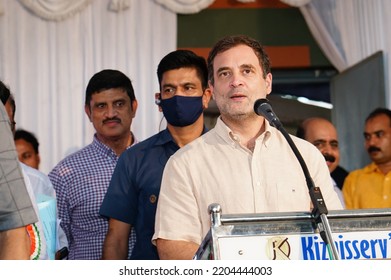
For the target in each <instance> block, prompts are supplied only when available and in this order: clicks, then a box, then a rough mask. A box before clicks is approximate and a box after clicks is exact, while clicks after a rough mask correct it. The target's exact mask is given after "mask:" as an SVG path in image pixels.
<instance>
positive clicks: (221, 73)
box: [219, 71, 229, 77]
mask: <svg viewBox="0 0 391 280" xmlns="http://www.w3.org/2000/svg"><path fill="white" fill-rule="evenodd" d="M228 75H229V72H228V71H223V72H220V73H219V77H227V76H228Z"/></svg>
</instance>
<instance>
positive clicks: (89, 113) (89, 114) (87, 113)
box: [84, 105, 92, 122]
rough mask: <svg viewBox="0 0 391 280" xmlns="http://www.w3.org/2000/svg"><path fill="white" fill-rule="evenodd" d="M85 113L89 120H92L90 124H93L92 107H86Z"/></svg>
mask: <svg viewBox="0 0 391 280" xmlns="http://www.w3.org/2000/svg"><path fill="white" fill-rule="evenodd" d="M84 112H86V115H87V116H88V119H89V120H90V122H92V120H91V109H90V106H88V105H84Z"/></svg>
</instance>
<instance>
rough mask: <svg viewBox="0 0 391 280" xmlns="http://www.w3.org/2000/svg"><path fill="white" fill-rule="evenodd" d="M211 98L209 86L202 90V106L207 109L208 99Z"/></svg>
mask: <svg viewBox="0 0 391 280" xmlns="http://www.w3.org/2000/svg"><path fill="white" fill-rule="evenodd" d="M211 98H212V91H211V90H210V88H207V89H205V90H204V94H203V95H202V108H203V109H204V110H205V109H208V106H209V101H210V99H211Z"/></svg>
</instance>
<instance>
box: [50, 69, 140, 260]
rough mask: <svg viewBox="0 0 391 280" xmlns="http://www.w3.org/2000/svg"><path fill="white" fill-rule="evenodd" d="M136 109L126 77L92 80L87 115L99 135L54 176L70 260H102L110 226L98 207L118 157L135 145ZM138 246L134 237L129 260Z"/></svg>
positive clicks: (105, 73) (116, 74)
mask: <svg viewBox="0 0 391 280" xmlns="http://www.w3.org/2000/svg"><path fill="white" fill-rule="evenodd" d="M136 110H137V101H136V98H135V94H134V90H133V86H132V83H131V81H130V79H129V78H128V77H127V76H126V75H125V74H123V73H122V72H120V71H117V70H111V69H105V70H102V71H101V72H98V73H96V74H95V75H94V76H93V77H92V78H91V79H90V81H89V83H88V85H87V89H86V98H85V112H86V114H87V116H88V118H89V119H90V121H91V122H92V124H93V126H94V128H95V130H96V133H95V135H94V138H93V141H92V143H91V144H90V145H88V146H86V147H84V148H83V149H81V150H79V151H78V152H76V153H74V154H71V155H69V156H68V157H66V158H65V159H63V160H62V161H60V162H59V163H58V164H57V166H56V167H54V169H53V170H52V171H51V172H50V173H49V178H50V180H51V181H52V183H53V186H54V189H55V191H56V194H57V205H58V211H59V218H60V219H61V227H62V228H63V230H64V231H65V234H66V236H67V238H68V243H69V255H68V259H74V260H76V259H78V260H81V259H85V260H96V259H101V257H102V246H103V241H104V238H105V235H106V232H107V229H108V221H107V219H106V218H104V217H102V216H100V215H99V208H100V205H101V203H102V200H103V197H104V195H105V194H106V191H107V188H108V186H109V182H110V179H111V175H112V173H113V171H114V168H115V166H116V164H117V160H118V158H119V156H120V155H121V153H122V152H124V151H125V150H126V149H127V148H129V147H130V146H132V145H133V144H134V143H136V140H135V138H134V136H133V133H132V132H131V124H132V120H133V118H134V117H135V114H136ZM134 241H135V240H134V235H130V234H129V236H128V238H127V242H128V244H129V246H128V252H127V254H128V255H130V254H131V251H132V248H133V244H134Z"/></svg>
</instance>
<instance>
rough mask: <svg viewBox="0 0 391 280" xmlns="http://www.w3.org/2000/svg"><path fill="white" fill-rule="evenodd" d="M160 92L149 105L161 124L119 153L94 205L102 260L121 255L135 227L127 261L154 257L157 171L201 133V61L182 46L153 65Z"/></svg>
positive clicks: (204, 101)
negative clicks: (102, 225) (101, 230)
mask: <svg viewBox="0 0 391 280" xmlns="http://www.w3.org/2000/svg"><path fill="white" fill-rule="evenodd" d="M157 74H158V80H159V86H160V93H156V94H155V99H156V101H155V103H156V104H157V105H158V106H159V110H160V111H162V112H163V115H164V117H165V118H166V120H167V128H166V129H165V130H163V131H161V132H159V133H158V134H155V135H153V136H152V137H150V138H148V139H147V140H145V141H142V142H140V143H138V144H137V145H135V146H134V147H131V148H130V149H128V150H127V151H125V152H124V153H123V154H122V155H121V157H120V158H119V160H118V163H117V166H116V168H115V170H114V173H113V176H112V179H111V182H110V186H109V188H108V191H107V193H106V195H105V198H104V200H103V203H102V206H101V208H100V214H101V215H103V216H106V217H108V218H109V230H108V232H107V235H106V238H105V242H104V246H103V259H125V258H126V257H127V250H128V243H127V240H128V236H129V233H130V230H131V229H132V227H134V228H135V231H136V244H135V246H134V249H133V252H132V255H131V259H142V260H147V259H159V256H158V253H157V250H156V247H155V246H154V245H153V244H152V242H151V239H152V236H153V234H154V226H155V213H156V206H157V201H158V197H159V192H160V184H161V179H162V175H163V169H164V167H165V165H166V162H167V161H168V159H169V158H170V157H171V155H173V154H174V153H175V152H176V151H177V150H178V149H179V148H181V147H183V146H184V145H186V144H188V143H189V142H191V141H193V140H194V139H196V138H197V137H199V136H201V135H202V134H203V133H205V132H206V128H205V126H204V117H203V111H204V109H206V108H207V107H208V103H209V100H210V98H211V92H210V90H209V88H208V84H207V80H208V75H207V66H206V62H205V59H204V58H202V57H199V56H197V55H195V54H194V53H193V52H191V51H188V50H177V51H173V52H171V53H169V54H168V55H166V56H165V57H164V58H163V59H162V60H161V61H160V63H159V66H158V69H157Z"/></svg>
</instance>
